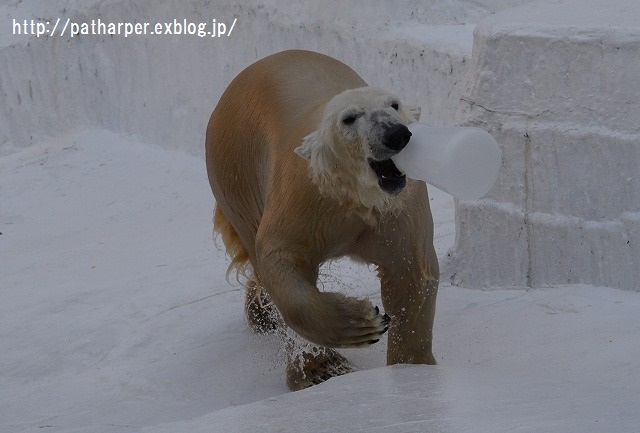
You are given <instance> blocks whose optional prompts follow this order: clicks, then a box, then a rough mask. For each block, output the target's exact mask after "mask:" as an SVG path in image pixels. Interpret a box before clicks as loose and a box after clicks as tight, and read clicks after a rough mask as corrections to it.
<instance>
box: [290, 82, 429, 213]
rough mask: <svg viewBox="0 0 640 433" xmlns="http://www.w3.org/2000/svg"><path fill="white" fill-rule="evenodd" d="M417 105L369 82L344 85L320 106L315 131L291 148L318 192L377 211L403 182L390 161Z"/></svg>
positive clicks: (416, 114)
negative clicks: (302, 160) (407, 103)
mask: <svg viewBox="0 0 640 433" xmlns="http://www.w3.org/2000/svg"><path fill="white" fill-rule="evenodd" d="M419 117H420V109H419V108H412V107H405V106H404V104H403V103H402V101H401V100H400V98H398V97H396V96H395V95H393V94H391V93H389V92H387V91H384V90H381V89H377V88H374V87H362V88H358V89H352V90H347V91H345V92H343V93H340V94H338V95H336V96H334V97H333V98H332V99H331V100H330V101H329V102H328V103H327V105H326V106H325V109H324V114H323V117H322V120H321V122H320V125H319V127H318V130H316V131H314V132H312V133H311V134H309V135H308V136H307V137H305V138H304V140H303V142H302V145H301V146H300V147H298V148H296V153H297V154H298V155H300V156H302V157H303V158H305V159H307V160H308V161H309V164H310V168H311V175H312V178H313V180H314V182H315V183H316V184H317V185H318V187H319V188H320V191H321V192H322V193H323V194H328V195H332V196H334V197H337V198H339V199H341V200H343V201H344V200H349V201H351V202H354V203H353V204H361V205H364V206H365V207H368V208H372V207H377V208H379V209H380V210H383V209H384V208H385V207H387V206H388V205H389V204H390V203H391V202H393V200H394V198H395V197H396V196H398V195H399V194H400V193H401V192H402V191H403V189H404V188H405V187H406V185H407V179H406V177H405V175H404V174H403V173H401V172H400V171H399V170H398V169H397V168H396V166H395V165H394V164H393V162H392V161H391V159H390V158H391V157H392V156H393V155H395V154H396V153H398V152H400V151H401V150H402V149H403V148H404V147H405V146H406V144H407V143H408V141H409V138H410V137H411V132H409V130H408V128H407V125H408V124H410V123H413V122H417V121H418V118H419Z"/></svg>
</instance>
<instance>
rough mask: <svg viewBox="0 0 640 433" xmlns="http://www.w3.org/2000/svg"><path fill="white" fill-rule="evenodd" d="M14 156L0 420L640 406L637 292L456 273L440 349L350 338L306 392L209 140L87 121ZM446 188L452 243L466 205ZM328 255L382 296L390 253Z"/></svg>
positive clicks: (365, 416) (429, 417)
mask: <svg viewBox="0 0 640 433" xmlns="http://www.w3.org/2000/svg"><path fill="white" fill-rule="evenodd" d="M0 173H1V174H2V175H1V177H0V185H1V188H2V189H1V190H0V193H1V195H2V228H1V231H2V235H1V237H0V240H1V241H2V243H1V244H0V245H1V250H0V251H1V253H2V261H0V274H1V275H2V276H3V277H2V293H3V302H2V304H1V305H0V329H1V330H2V334H1V339H0V346H1V350H0V364H1V365H2V366H3V373H2V374H3V377H2V387H1V388H0V402H1V404H0V407H1V409H0V431H3V432H4V431H7V432H21V431H25V432H26V431H50V432H126V431H131V430H134V431H138V430H140V431H146V432H156V431H157V432H167V431H175V432H183V431H193V432H196V431H220V432H223V431H224V432H231V431H249V430H251V426H256V425H260V426H261V427H263V428H264V429H265V430H264V431H281V430H282V429H284V431H287V429H294V430H295V431H300V432H304V431H309V432H312V431H358V430H357V429H361V431H376V429H379V430H381V431H382V430H384V428H385V427H387V428H392V427H393V429H394V431H404V432H412V431H425V430H424V429H425V428H428V431H443V432H446V431H456V432H464V431H469V432H471V431H476V432H480V431H487V432H491V431H507V430H508V429H509V428H514V429H517V428H520V431H564V432H569V431H575V432H585V431H603V430H602V429H601V426H602V425H607V426H608V427H607V428H606V429H604V431H620V432H624V431H633V430H632V429H631V427H630V426H633V425H634V423H636V425H640V424H638V423H640V411H637V409H636V405H635V404H634V403H633V402H634V401H635V397H634V396H637V393H638V392H640V380H638V379H640V364H639V363H638V361H637V360H638V359H640V345H639V344H638V335H639V331H640V316H638V314H637V311H639V309H640V296H639V294H638V293H633V292H623V291H619V290H615V289H609V288H596V287H590V286H583V285H574V286H563V287H548V288H539V289H535V290H527V291H523V290H514V289H511V290H509V289H501V290H492V291H482V290H470V289H464V288H459V287H455V286H449V285H448V284H446V282H445V283H443V285H442V287H441V290H440V295H439V299H438V310H437V311H438V312H437V318H436V329H435V341H434V347H435V355H436V358H437V360H438V362H439V364H440V365H439V366H438V367H419V368H409V369H402V368H392V369H389V368H386V367H384V364H385V361H384V349H385V345H386V341H385V340H384V339H383V340H382V341H381V342H380V343H378V344H376V345H374V346H372V347H371V348H368V349H358V350H345V351H344V353H346V354H347V356H348V357H349V359H351V360H352V361H353V362H354V363H355V365H356V366H357V367H358V369H359V371H358V372H357V373H355V374H352V375H348V376H346V377H344V378H336V379H332V380H330V381H329V382H328V383H326V384H325V385H323V386H321V387H317V388H316V389H310V390H307V391H302V392H297V393H295V394H291V393H289V392H288V391H287V390H286V387H285V385H284V367H283V361H284V360H283V353H282V352H281V350H280V343H279V341H278V339H277V338H275V337H273V336H266V337H265V336H256V335H253V334H252V333H251V332H250V331H249V330H248V328H247V327H246V324H245V322H244V319H243V316H242V302H243V295H242V291H241V290H240V288H239V287H238V286H236V285H230V284H229V283H227V282H226V281H225V270H226V264H227V262H226V259H225V257H224V253H223V252H222V251H219V250H218V249H217V248H216V247H215V244H214V242H213V241H212V231H211V224H210V217H211V209H212V206H213V200H212V197H211V193H210V191H209V186H208V183H207V179H206V174H205V170H204V166H203V161H202V160H201V159H200V158H198V157H195V156H190V155H188V154H185V153H182V152H178V151H167V150H164V149H160V148H157V147H152V146H147V145H142V144H140V143H138V142H137V141H135V140H134V139H132V138H130V137H127V136H122V135H117V134H114V133H112V132H109V131H105V130H85V131H80V132H76V133H72V134H70V135H68V136H65V137H64V138H63V139H60V140H57V141H52V142H46V143H43V144H42V145H39V146H34V147H31V148H29V149H27V150H24V151H22V152H19V153H14V154H12V155H10V156H8V157H4V158H2V159H0ZM431 194H432V196H433V197H432V207H433V209H434V215H435V219H436V237H437V241H436V246H437V249H438V253H439V254H440V255H441V256H442V255H445V254H446V251H447V249H448V248H449V247H450V246H451V245H452V243H453V237H452V230H453V210H452V208H451V207H450V204H449V203H450V200H449V198H448V196H446V195H445V194H443V193H439V192H438V190H436V189H435V188H432V189H431ZM329 271H330V275H331V276H327V275H325V277H324V280H325V287H326V288H327V289H331V288H334V289H336V290H343V291H346V292H350V293H353V294H355V295H359V296H369V297H371V298H372V300H374V301H375V302H378V303H379V298H378V293H377V291H378V290H377V285H376V281H375V278H374V277H373V272H371V271H369V270H368V269H366V268H365V267H362V266H356V265H353V264H350V263H349V262H346V261H345V262H338V263H333V264H331V266H330V268H329V269H327V271H326V272H324V273H325V274H327V272H329ZM263 399H267V400H263ZM247 403H254V404H252V405H250V406H244V405H245V404H247ZM345 407H350V408H352V409H348V410H345ZM310 413H312V414H317V415H314V416H316V417H319V418H317V419H316V420H315V421H312V420H313V419H314V418H313V417H311V419H309V416H310V415H309V414H310ZM543 413H544V414H545V415H540V414H543ZM265 418H267V419H269V420H270V421H269V422H270V423H271V424H266V423H265V421H264V419H265ZM305 420H306V421H305ZM409 420H413V421H412V423H407V422H408V421H409ZM400 422H404V423H405V424H400V425H394V424H395V423H400ZM345 425H349V426H352V427H353V429H352V430H351V429H348V430H344V426H345ZM294 426H295V428H294ZM356 427H357V428H356ZM45 428H46V430H45ZM143 428H146V429H145V430H143ZM305 428H306V430H304V429H305ZM500 429H502V430H500ZM515 431H518V430H515Z"/></svg>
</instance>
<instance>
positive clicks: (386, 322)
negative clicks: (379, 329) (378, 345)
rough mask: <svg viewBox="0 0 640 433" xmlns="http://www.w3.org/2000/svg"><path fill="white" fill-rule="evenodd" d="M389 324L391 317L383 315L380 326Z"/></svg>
mask: <svg viewBox="0 0 640 433" xmlns="http://www.w3.org/2000/svg"><path fill="white" fill-rule="evenodd" d="M390 322H391V317H389V315H388V314H387V313H385V314H384V316H382V324H383V325H388V324H389V323H390Z"/></svg>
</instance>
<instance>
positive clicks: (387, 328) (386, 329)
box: [380, 326, 389, 335]
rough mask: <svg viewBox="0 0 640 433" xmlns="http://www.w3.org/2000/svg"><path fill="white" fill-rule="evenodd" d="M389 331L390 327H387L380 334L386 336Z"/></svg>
mask: <svg viewBox="0 0 640 433" xmlns="http://www.w3.org/2000/svg"><path fill="white" fill-rule="evenodd" d="M388 330H389V327H388V326H385V327H384V329H383V330H382V332H381V333H380V335H382V334H384V333H385V332H387V331H388Z"/></svg>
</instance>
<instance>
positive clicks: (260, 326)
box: [244, 275, 282, 334]
mask: <svg viewBox="0 0 640 433" xmlns="http://www.w3.org/2000/svg"><path fill="white" fill-rule="evenodd" d="M246 290H247V292H246V298H245V302H244V312H245V316H246V317H247V322H248V323H249V327H250V328H251V329H252V330H253V331H254V332H257V333H259V334H266V333H271V332H275V331H276V329H277V328H278V325H279V324H278V322H279V321H281V320H282V319H280V314H279V313H278V311H277V309H276V307H275V305H273V302H272V301H271V298H270V297H269V294H268V293H267V291H266V290H264V287H262V284H260V280H259V278H258V277H257V276H256V275H253V277H252V278H251V280H249V282H248V283H247V289H246Z"/></svg>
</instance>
